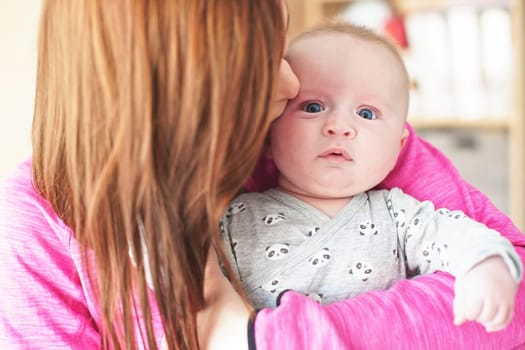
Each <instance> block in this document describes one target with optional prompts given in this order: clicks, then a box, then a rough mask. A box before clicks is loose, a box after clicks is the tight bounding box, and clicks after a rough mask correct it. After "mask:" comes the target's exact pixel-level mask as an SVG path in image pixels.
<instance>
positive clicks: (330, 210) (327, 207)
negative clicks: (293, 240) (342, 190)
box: [277, 186, 352, 218]
mask: <svg viewBox="0 0 525 350" xmlns="http://www.w3.org/2000/svg"><path fill="white" fill-rule="evenodd" d="M277 188H278V189H279V190H280V191H282V192H285V193H288V194H289V195H291V196H294V197H296V198H298V199H300V200H302V201H303V202H305V203H307V204H309V205H311V206H312V207H314V208H316V209H317V210H320V211H322V212H323V213H325V214H326V215H328V216H329V217H331V218H333V217H334V216H335V215H336V214H337V213H339V211H340V210H341V209H343V208H344V207H345V206H346V205H347V204H348V203H349V202H350V201H351V200H352V197H341V198H322V197H315V196H309V195H306V194H303V193H298V192H294V191H290V190H289V189H285V188H283V187H280V186H278V187H277Z"/></svg>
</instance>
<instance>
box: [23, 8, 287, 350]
mask: <svg viewBox="0 0 525 350" xmlns="http://www.w3.org/2000/svg"><path fill="white" fill-rule="evenodd" d="M282 11H283V4H282V1H281V0H264V1H246V0H173V1H169V0H149V1H144V0H142V1H140V0H110V1H108V0H74V1H71V0H44V1H43V4H42V15H41V24H40V32H39V51H38V68H37V88H36V100H35V115H34V121H33V132H32V141H33V162H32V172H33V182H34V185H35V188H36V189H37V190H38V191H39V193H40V194H41V195H42V196H44V197H45V198H46V199H47V200H48V201H49V202H50V203H51V205H52V206H53V208H54V210H55V211H56V212H57V214H58V215H59V216H60V217H61V219H62V220H63V221H64V222H65V223H66V224H67V225H69V226H70V227H71V228H72V230H73V231H74V234H75V238H76V239H77V240H79V242H80V243H81V244H83V245H84V246H85V247H86V253H85V258H84V263H85V264H89V270H88V271H93V273H91V274H90V277H91V278H90V280H91V284H92V286H93V288H94V289H95V292H96V295H97V300H98V303H99V304H100V305H99V306H100V310H101V313H102V318H103V326H104V329H103V330H101V333H102V336H103V347H104V348H108V347H111V348H118V349H120V348H126V349H134V348H136V347H138V346H139V345H140V346H142V347H146V348H149V349H156V348H157V342H156V338H155V336H157V337H158V336H159V335H158V334H155V333H154V328H153V322H152V312H153V309H154V308H155V307H158V310H159V312H160V314H161V317H162V321H163V325H164V331H165V334H166V340H167V344H168V346H169V348H170V349H197V348H198V347H199V345H198V340H197V332H196V312H197V311H198V310H199V309H200V308H201V307H202V305H203V274H204V266H205V262H206V256H207V250H208V247H209V245H210V243H215V242H219V239H220V238H219V235H218V232H217V223H218V221H219V217H220V216H221V214H222V212H223V210H224V209H225V207H226V205H227V203H229V202H230V201H231V199H232V198H233V197H234V195H235V194H236V193H237V192H238V190H239V188H240V186H241V185H242V183H243V182H244V181H245V180H246V179H247V178H248V176H249V175H250V173H251V171H252V170H253V168H254V166H255V163H256V160H257V158H258V156H259V154H260V152H261V148H262V145H263V141H264V137H265V135H266V131H267V129H268V127H269V124H270V122H271V116H269V105H270V102H271V99H272V97H273V96H274V94H275V90H276V82H277V79H278V71H279V64H280V59H281V57H282V50H283V48H284V40H285V24H284V18H283V15H282ZM220 246H221V245H220V244H216V247H217V248H218V250H219V255H220V256H221V255H222V256H223V257H224V255H223V252H222V251H221V249H220ZM91 255H92V256H94V259H91V258H89V259H88V256H91ZM92 260H93V261H94V262H90V261H92ZM223 260H225V259H223ZM148 285H151V286H150V287H151V289H150V288H148ZM151 290H153V293H154V296H155V298H154V299H152V298H151ZM138 314H140V315H142V321H140V322H141V325H140V327H139V328H137V327H136V323H135V317H136V315H138ZM142 332H143V333H144V334H138V333H142ZM141 342H142V343H141ZM139 343H141V344H139Z"/></svg>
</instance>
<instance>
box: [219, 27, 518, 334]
mask: <svg viewBox="0 0 525 350" xmlns="http://www.w3.org/2000/svg"><path fill="white" fill-rule="evenodd" d="M287 59H288V61H289V62H290V65H291V67H292V69H293V70H294V72H295V73H296V74H297V76H298V77H299V81H300V82H301V87H300V91H299V94H298V95H297V96H296V97H295V98H294V99H293V100H292V101H290V102H289V104H288V106H287V108H286V110H285V111H284V113H283V115H282V116H281V117H280V118H279V119H277V120H276V121H275V122H274V123H273V125H272V128H271V130H270V135H269V145H268V150H267V153H268V156H269V157H271V158H272V159H273V160H274V162H275V164H276V166H277V168H278V169H279V173H280V174H279V179H278V186H277V187H276V188H273V189H270V190H268V191H266V192H264V193H246V194H242V195H240V196H238V197H237V198H236V199H235V200H234V201H233V202H232V203H231V205H230V206H229V208H228V210H227V211H226V212H225V214H224V216H223V218H222V220H221V231H222V233H223V237H224V240H225V245H226V251H227V252H228V254H229V259H230V263H231V264H232V267H233V270H234V272H235V273H237V274H238V278H239V279H240V281H241V283H242V286H243V288H244V292H245V293H246V295H247V297H248V299H249V300H250V302H251V303H252V304H253V306H254V307H256V308H262V307H272V306H275V304H276V299H277V297H278V295H279V293H280V292H282V291H283V290H286V289H293V290H296V291H299V292H302V293H305V294H307V295H310V296H311V297H312V298H315V299H316V300H318V301H319V302H322V303H330V302H333V301H336V300H341V299H345V298H349V297H351V296H355V295H358V294H359V293H362V292H365V291H368V290H371V289H385V288H389V287H390V286H392V285H393V284H394V283H396V282H397V281H399V280H400V279H404V278H410V277H413V276H416V275H419V274H426V273H432V272H434V271H437V270H442V271H447V272H449V273H451V274H453V275H454V276H456V283H455V299H454V306H453V309H454V314H455V323H456V324H458V325H459V324H461V323H463V322H464V321H465V320H475V321H478V322H480V323H481V324H483V325H484V326H485V329H486V330H487V331H495V330H499V329H502V328H503V327H505V326H506V325H507V324H508V323H509V322H510V320H511V319H512V315H513V308H514V297H515V293H516V288H517V284H518V282H519V280H520V279H521V276H522V266H521V262H520V259H519V257H518V256H517V254H516V252H515V251H514V249H513V247H512V245H511V244H510V243H509V242H508V241H507V240H506V239H504V238H503V237H501V236H500V235H499V233H498V232H496V231H494V230H491V229H489V228H487V227H485V226H484V225H482V224H480V223H478V222H475V221H473V220H471V219H470V218H468V217H467V216H465V215H464V214H463V213H462V212H459V211H449V210H447V209H436V208H434V206H433V204H432V203H430V202H428V201H424V202H420V201H418V200H416V199H414V198H413V197H410V196H408V195H406V194H404V193H403V192H402V191H401V190H400V189H398V188H394V189H392V190H373V189H374V187H375V186H377V185H378V184H379V183H380V182H381V181H382V180H383V179H384V178H385V177H386V176H387V175H388V173H389V171H390V170H391V169H392V168H393V167H394V165H395V163H396V161H397V158H398V155H399V153H400V151H401V149H402V147H403V144H404V142H405V140H406V137H407V135H408V131H407V129H406V128H405V122H406V117H407V110H408V81H409V79H408V74H407V72H406V69H405V66H404V64H403V61H402V59H401V57H400V56H399V54H398V52H397V50H396V48H395V46H394V45H393V44H391V43H390V42H389V41H388V40H386V39H385V38H382V37H381V36H379V35H377V34H375V33H373V32H371V31H369V30H367V29H364V28H360V27H355V26H352V25H343V24H341V25H331V26H324V27H319V28H317V29H314V30H313V31H310V32H306V33H304V34H302V35H300V36H299V37H298V38H296V39H295V40H294V41H293V42H292V43H291V45H290V48H289V51H288V53H287Z"/></svg>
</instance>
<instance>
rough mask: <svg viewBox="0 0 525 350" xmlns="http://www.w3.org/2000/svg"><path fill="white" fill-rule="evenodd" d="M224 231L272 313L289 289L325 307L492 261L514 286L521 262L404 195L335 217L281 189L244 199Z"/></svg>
mask: <svg viewBox="0 0 525 350" xmlns="http://www.w3.org/2000/svg"><path fill="white" fill-rule="evenodd" d="M220 228H221V232H222V234H223V238H224V243H225V250H226V252H227V254H228V257H229V259H230V263H231V264H232V267H233V270H234V272H236V273H237V274H238V277H239V279H240V281H241V283H242V286H243V288H244V291H245V293H246V295H247V296H248V298H249V300H250V302H251V303H252V305H253V306H254V307H256V308H262V307H273V306H275V302H276V298H277V296H278V295H279V293H280V292H282V291H283V290H286V289H293V290H296V291H298V292H302V293H304V294H306V295H310V296H311V297H312V298H314V299H316V300H318V301H320V302H322V303H329V302H333V301H336V300H342V299H347V298H349V297H352V296H355V295H357V294H359V293H362V292H365V291H368V290H371V289H386V288H388V287H390V286H392V285H393V284H394V283H396V282H397V281H399V280H400V279H404V278H407V277H412V276H414V275H418V274H425V273H431V272H434V271H436V270H443V271H448V272H450V273H452V274H453V275H455V276H461V274H463V273H464V272H466V271H468V270H469V269H470V268H471V267H473V266H474V265H475V264H476V263H478V262H480V261H481V260H483V259H485V258H487V257H489V256H492V255H500V256H501V257H502V258H503V259H504V260H505V262H506V264H507V266H508V268H509V270H510V272H511V274H512V276H513V278H514V279H515V280H516V281H519V280H520V279H521V275H522V265H521V260H520V259H519V257H518V255H517V254H516V252H515V251H514V248H513V247H512V245H511V244H510V242H508V241H507V240H506V239H505V238H503V237H502V236H500V234H499V233H498V232H496V231H494V230H491V229H489V228H487V227H486V226H484V225H483V224H481V223H478V222H476V221H473V220H472V219H470V218H468V217H467V216H465V214H463V213H462V212H460V211H449V210H446V209H438V210H435V208H434V206H433V204H432V203H431V202H428V201H424V202H419V201H417V200H416V199H414V198H413V197H411V196H409V195H407V194H405V193H403V192H402V191H401V190H400V189H392V190H390V191H387V190H380V191H368V192H365V193H362V194H359V195H356V196H354V197H353V198H352V200H351V201H350V202H349V203H348V204H347V205H346V206H345V207H344V208H343V209H341V210H340V211H339V212H338V213H337V215H335V216H334V217H333V218H330V217H328V216H327V215H326V214H324V213H323V212H321V211H319V210H318V209H316V208H314V207H312V206H310V205H309V204H307V203H305V202H303V201H301V200H299V199H297V198H295V197H293V196H291V195H289V194H286V193H284V192H281V191H279V190H277V189H271V190H268V191H266V192H264V193H245V194H242V195H240V196H238V197H237V198H235V199H234V201H233V202H232V203H231V204H230V206H229V208H228V209H227V210H226V212H225V214H224V215H223V217H222V220H221V223H220Z"/></svg>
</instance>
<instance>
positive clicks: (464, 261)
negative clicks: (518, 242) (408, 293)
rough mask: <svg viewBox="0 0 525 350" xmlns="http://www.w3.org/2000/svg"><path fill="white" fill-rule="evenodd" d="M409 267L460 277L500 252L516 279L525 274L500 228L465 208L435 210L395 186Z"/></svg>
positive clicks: (394, 206)
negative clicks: (483, 220) (474, 215)
mask: <svg viewBox="0 0 525 350" xmlns="http://www.w3.org/2000/svg"><path fill="white" fill-rule="evenodd" d="M387 207H388V211H389V213H390V215H391V217H392V218H393V220H394V221H395V224H396V227H397V232H398V236H399V242H400V245H401V248H402V253H403V256H404V258H405V260H406V263H407V267H408V269H409V270H410V271H411V272H412V273H415V274H419V273H420V274H426V273H432V272H434V271H437V270H441V271H447V272H449V273H451V274H453V275H454V276H456V277H459V276H461V275H463V274H464V273H465V272H467V271H468V270H470V269H471V268H472V267H474V266H475V265H476V264H477V263H479V262H481V261H482V260H484V259H486V258H488V257H490V256H494V255H498V256H501V257H502V258H503V260H504V261H505V263H506V265H507V267H508V269H509V271H510V273H511V275H512V277H513V278H514V280H515V281H516V282H519V280H520V279H521V277H522V274H523V267H522V264H521V260H520V258H519V256H518V255H517V253H516V251H515V250H514V248H513V246H512V244H511V243H510V242H509V241H508V240H507V239H506V238H504V237H502V236H501V235H500V234H499V233H498V232H497V231H495V230H492V229H489V228H488V227H487V226H485V225H484V224H481V223H479V222H477V221H474V220H472V219H471V218H469V217H468V216H466V215H465V214H464V213H463V212H461V211H457V210H455V211H451V210H448V209H443V208H441V209H435V207H434V205H433V204H432V203H431V202H429V201H423V202H420V201H418V200H416V199H415V198H413V197H411V196H409V195H407V194H405V193H403V192H402V191H401V190H400V189H398V188H394V189H392V190H391V191H390V193H389V195H388V198H387Z"/></svg>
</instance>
